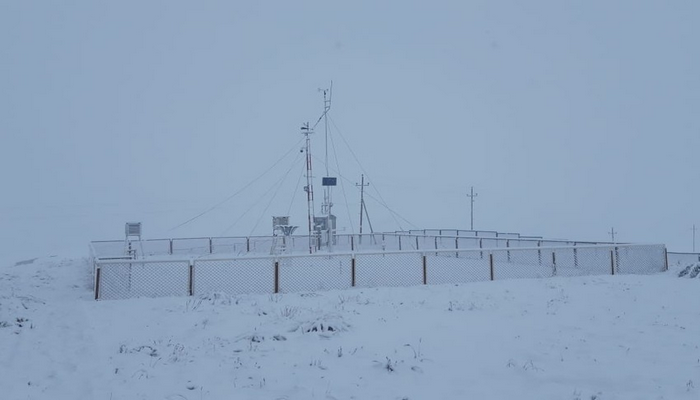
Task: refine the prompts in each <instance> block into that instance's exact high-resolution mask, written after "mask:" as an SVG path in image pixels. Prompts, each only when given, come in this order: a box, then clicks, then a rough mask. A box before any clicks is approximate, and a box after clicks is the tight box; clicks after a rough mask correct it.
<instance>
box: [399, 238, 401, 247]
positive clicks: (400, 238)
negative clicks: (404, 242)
mask: <svg viewBox="0 0 700 400" xmlns="http://www.w3.org/2000/svg"><path fill="white" fill-rule="evenodd" d="M399 250H401V235H399Z"/></svg>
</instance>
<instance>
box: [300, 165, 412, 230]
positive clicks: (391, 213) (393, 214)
mask: <svg viewBox="0 0 700 400" xmlns="http://www.w3.org/2000/svg"><path fill="white" fill-rule="evenodd" d="M312 158H314V159H315V160H316V161H318V162H319V163H323V160H321V159H319V158H318V157H316V156H312ZM332 171H333V172H334V173H337V174H338V176H339V177H340V178H341V179H343V180H345V181H347V182H350V183H353V181H352V180H350V179H348V178H347V177H345V176H343V175H342V174H340V173H339V172H338V171H336V170H335V169H334V168H332ZM365 196H367V197H369V198H370V199H372V200H374V201H376V202H377V203H378V204H379V205H380V206H382V207H384V208H386V210H387V211H389V214H390V215H391V216H392V218H393V219H394V222H396V224H397V225H399V228H400V229H401V230H404V229H403V227H402V226H401V224H400V223H399V222H398V221H397V220H396V218H397V217H398V218H399V219H402V220H403V221H405V222H406V223H407V224H409V225H411V226H412V227H414V228H416V229H419V228H418V226H416V225H415V224H414V223H412V222H411V221H409V220H407V219H406V218H404V217H403V216H401V214H399V213H398V212H396V211H394V210H393V209H392V208H391V207H389V205H388V204H387V203H386V202H385V201H382V200H380V199H378V198H377V197H375V196H372V195H371V194H370V193H367V192H365Z"/></svg>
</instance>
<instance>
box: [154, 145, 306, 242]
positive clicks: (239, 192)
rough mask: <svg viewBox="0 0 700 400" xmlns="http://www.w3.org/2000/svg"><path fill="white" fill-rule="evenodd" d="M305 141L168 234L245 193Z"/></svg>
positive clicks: (171, 229)
mask: <svg viewBox="0 0 700 400" xmlns="http://www.w3.org/2000/svg"><path fill="white" fill-rule="evenodd" d="M303 140H304V139H301V140H299V141H298V142H296V143H295V144H294V146H293V147H292V148H291V149H290V150H289V151H287V152H286V153H284V155H283V156H282V157H280V158H279V159H278V160H277V161H275V163H274V164H272V166H271V167H269V168H268V169H266V170H265V171H264V172H263V173H262V174H260V175H258V176H257V177H256V178H255V179H253V180H252V181H250V182H248V183H247V184H246V185H245V186H243V187H242V188H241V189H240V190H238V191H236V192H235V193H234V194H232V195H230V196H228V197H226V198H225V199H223V200H222V201H220V202H219V203H216V204H215V205H213V206H212V207H209V208H208V209H206V210H205V211H203V212H201V213H199V214H197V215H195V216H194V217H192V218H190V219H188V220H187V221H185V222H183V223H181V224H179V225H177V226H175V227H173V228H170V229H169V230H168V232H170V231H173V230H175V229H177V228H180V227H182V226H184V225H187V224H189V223H190V222H192V221H194V220H196V219H197V218H199V217H202V216H204V215H205V214H208V213H210V212H211V211H214V210H215V209H217V208H219V207H221V206H222V205H223V204H224V203H226V202H228V201H229V200H231V199H232V198H234V197H236V196H238V195H239V194H241V193H243V192H244V191H245V190H246V189H248V188H249V187H250V186H252V185H253V184H254V183H255V182H257V181H258V180H259V179H261V178H262V177H263V176H265V175H267V173H268V172H270V171H271V170H272V169H273V168H275V167H276V166H277V164H279V163H280V162H282V160H284V159H285V158H287V156H288V155H289V154H290V153H291V152H292V151H294V150H295V149H296V148H297V147H298V146H299V144H301V142H302V141H303Z"/></svg>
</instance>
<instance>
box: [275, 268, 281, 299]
mask: <svg viewBox="0 0 700 400" xmlns="http://www.w3.org/2000/svg"><path fill="white" fill-rule="evenodd" d="M279 292H280V262H279V261H278V260H275V293H279Z"/></svg>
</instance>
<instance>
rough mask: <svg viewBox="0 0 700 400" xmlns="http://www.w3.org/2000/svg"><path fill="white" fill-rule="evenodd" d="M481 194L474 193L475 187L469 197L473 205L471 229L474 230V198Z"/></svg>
mask: <svg viewBox="0 0 700 400" xmlns="http://www.w3.org/2000/svg"><path fill="white" fill-rule="evenodd" d="M478 195H479V193H474V186H472V188H471V191H470V193H469V194H468V195H467V197H469V200H470V203H471V225H470V229H471V230H472V231H473V230H474V197H476V196H478Z"/></svg>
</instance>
